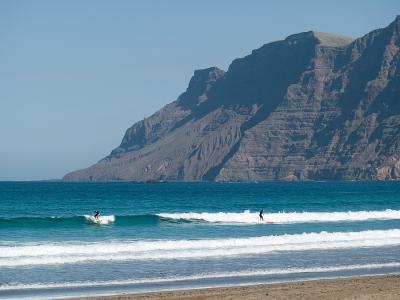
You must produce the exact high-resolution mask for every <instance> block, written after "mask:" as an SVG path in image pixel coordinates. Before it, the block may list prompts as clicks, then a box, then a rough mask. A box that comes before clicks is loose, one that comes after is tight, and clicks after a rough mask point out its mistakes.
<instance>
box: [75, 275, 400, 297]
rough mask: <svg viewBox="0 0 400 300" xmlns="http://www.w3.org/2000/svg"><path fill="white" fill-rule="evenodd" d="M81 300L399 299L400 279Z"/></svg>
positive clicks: (359, 279)
mask: <svg viewBox="0 0 400 300" xmlns="http://www.w3.org/2000/svg"><path fill="white" fill-rule="evenodd" d="M79 299H80V300H93V299H104V300H106V299H107V300H126V299H135V300H153V299H164V300H177V299H191V300H200V299H207V300H214V299H216V300H225V299H244V300H253V299H363V300H367V299H400V275H385V276H369V277H357V278H338V279H326V280H310V281H300V282H287V283H277V284H260V285H249V286H234V287H222V288H208V289H195V290H182V291H168V292H157V293H145V294H131V295H116V296H103V297H86V298H79Z"/></svg>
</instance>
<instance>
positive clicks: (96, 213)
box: [93, 210, 100, 220]
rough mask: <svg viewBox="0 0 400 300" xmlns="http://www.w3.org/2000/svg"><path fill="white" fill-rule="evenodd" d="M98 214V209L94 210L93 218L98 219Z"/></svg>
mask: <svg viewBox="0 0 400 300" xmlns="http://www.w3.org/2000/svg"><path fill="white" fill-rule="evenodd" d="M99 216H100V212H99V211H98V210H96V211H95V212H94V216H93V217H94V218H95V219H96V220H98V219H99Z"/></svg>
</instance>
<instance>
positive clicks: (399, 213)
mask: <svg viewBox="0 0 400 300" xmlns="http://www.w3.org/2000/svg"><path fill="white" fill-rule="evenodd" d="M159 216H161V217H164V218H169V219H176V220H202V221H206V222H212V223H249V224H257V223H260V222H261V221H260V219H259V216H258V212H250V211H249V210H246V211H244V212H242V213H226V212H218V213H209V212H202V213H195V212H189V213H161V214H159ZM391 219H396V220H398V219H400V210H392V209H387V210H382V211H348V212H278V213H264V222H266V223H279V224H288V223H314V222H346V221H368V220H391Z"/></svg>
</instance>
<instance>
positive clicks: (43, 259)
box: [0, 229, 400, 267]
mask: <svg viewBox="0 0 400 300" xmlns="http://www.w3.org/2000/svg"><path fill="white" fill-rule="evenodd" d="M397 245H400V229H390V230H366V231H359V232H319V233H303V234H292V235H288V234H285V235H271V236H261V237H251V238H226V239H202V240H154V241H143V240H140V241H114V242H113V241H107V242H105V243H102V242H93V243H81V242H80V243H76V242H75V243H51V244H25V245H17V246H0V267H11V266H31V265H49V264H73V263H87V262H95V261H129V260H154V259H201V258H207V257H220V256H224V257H227V256H241V255H256V254H265V253H270V252H277V251H307V250H322V249H346V248H361V247H382V246H397Z"/></svg>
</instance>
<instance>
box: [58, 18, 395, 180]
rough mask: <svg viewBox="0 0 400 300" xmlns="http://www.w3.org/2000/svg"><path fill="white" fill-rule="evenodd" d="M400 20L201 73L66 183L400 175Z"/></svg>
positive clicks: (303, 37)
mask: <svg viewBox="0 0 400 300" xmlns="http://www.w3.org/2000/svg"><path fill="white" fill-rule="evenodd" d="M399 47H400V17H397V18H396V20H395V21H394V22H393V23H391V24H390V25H389V26H388V27H386V28H383V29H378V30H375V31H373V32H370V33H369V34H367V35H365V36H364V37H362V38H359V39H356V40H354V41H352V40H351V39H349V38H346V37H342V36H336V35H331V34H326V33H319V32H305V33H300V34H295V35H292V36H289V37H287V38H286V39H285V40H283V41H277V42H273V43H269V44H266V45H264V46H262V47H261V48H259V49H257V50H254V51H253V52H252V53H251V54H250V55H248V56H246V57H244V58H241V59H237V60H235V61H233V62H232V64H231V65H230V67H229V69H228V71H227V72H224V71H222V70H220V69H218V68H209V69H205V70H198V71H195V73H194V75H193V77H192V79H191V80H190V83H189V86H188V88H187V90H186V91H185V92H184V93H183V94H182V95H180V96H179V98H178V99H177V100H176V101H174V102H173V103H171V104H168V105H166V106H165V107H164V108H162V109H161V110H160V111H158V112H156V113H155V114H154V115H152V116H151V117H149V118H147V119H144V120H142V121H140V122H138V123H136V124H134V125H133V126H132V127H131V128H129V129H128V130H127V131H126V133H125V136H124V138H123V140H122V143H121V145H120V146H119V147H118V148H116V149H115V150H113V151H112V152H111V154H110V155H109V156H107V157H106V158H104V159H102V160H101V161H99V162H98V163H97V164H95V165H93V166H91V167H89V168H87V169H83V170H80V171H76V172H72V173H70V174H67V175H66V176H65V177H64V179H66V180H138V181H147V180H220V181H242V180H273V179H284V180H307V179H316V180H335V179H368V180H374V179H377V180H388V179H399V178H400V64H399V63H400V52H399Z"/></svg>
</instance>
